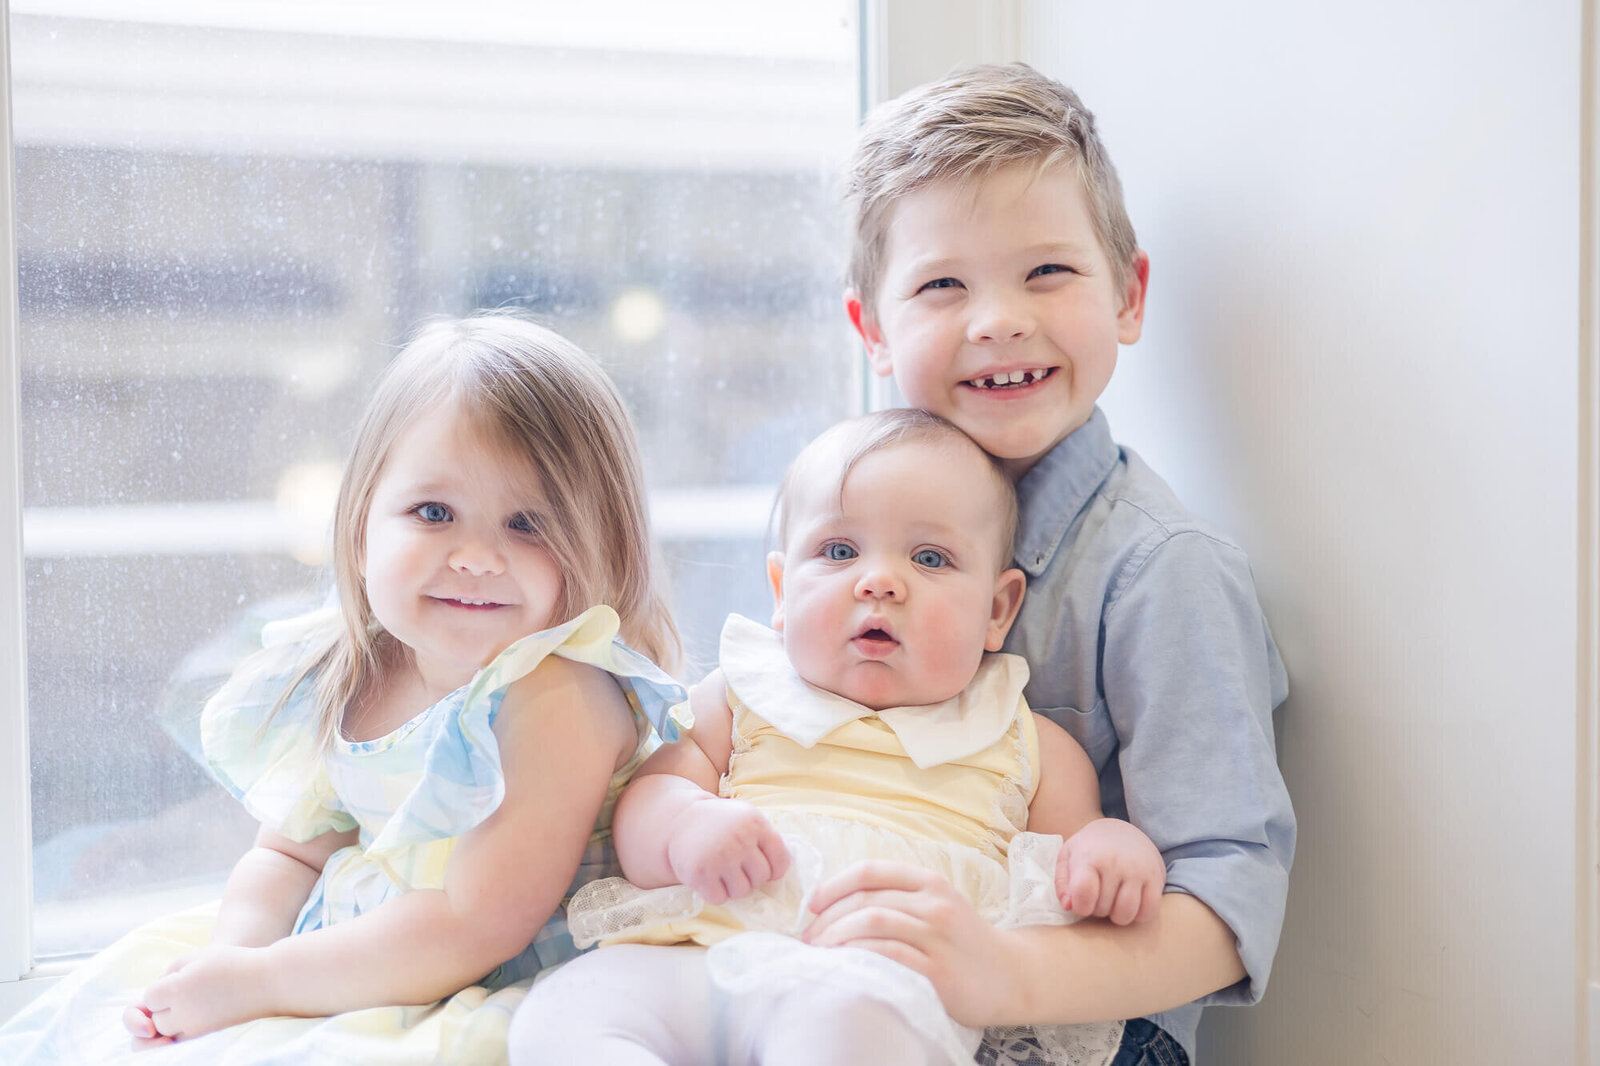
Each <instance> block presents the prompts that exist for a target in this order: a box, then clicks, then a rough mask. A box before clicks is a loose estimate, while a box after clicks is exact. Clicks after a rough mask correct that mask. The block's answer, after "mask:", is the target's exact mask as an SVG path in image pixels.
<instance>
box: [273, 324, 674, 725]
mask: <svg viewBox="0 0 1600 1066" xmlns="http://www.w3.org/2000/svg"><path fill="white" fill-rule="evenodd" d="M446 402H448V403H453V404H457V405H459V410H460V411H461V413H462V414H463V415H464V416H465V417H466V418H467V420H468V421H469V422H470V423H473V424H474V425H475V428H476V429H477V431H478V432H480V433H482V434H483V435H484V439H485V440H486V441H490V442H493V443H494V444H495V445H498V446H499V447H500V448H501V449H503V450H504V452H505V454H507V455H509V456H516V457H520V458H522V459H523V460H525V461H526V463H527V465H528V468H529V469H531V470H533V471H535V472H537V474H538V478H539V484H540V487H541V488H542V489H543V494H544V498H545V500H546V501H547V502H548V504H549V508H550V509H549V513H548V514H547V515H544V516H543V521H542V522H541V524H540V527H539V533H540V535H541V537H542V538H543V540H544V542H545V545H546V547H547V548H548V549H549V551H550V553H551V555H552V556H554V558H555V561H556V564H557V566H558V567H559V568H560V572H561V590H560V594H559V595H558V597H557V600H556V603H555V606H554V608H553V609H552V615H551V624H552V625H556V624H559V623H561V622H564V621H566V620H568V619H570V618H572V617H574V616H576V615H577V614H579V613H580V612H582V611H583V610H585V609H587V608H588V607H590V606H593V605H594V604H597V603H605V604H609V605H611V606H612V607H613V608H615V609H616V612H617V614H618V616H620V618H621V620H622V636H623V639H624V640H626V641H628V643H629V644H631V645H632V646H633V647H635V648H638V649H639V650H640V651H642V652H644V653H645V654H646V655H648V656H650V657H651V658H652V659H655V660H656V661H657V662H659V663H661V664H662V665H664V666H665V667H666V668H667V669H669V670H671V669H673V668H674V667H675V666H676V665H677V662H678V659H679V656H680V654H681V645H680V642H679V639H678V632H677V629H676V628H675V627H674V625H673V623H672V617H671V615H670V614H669V613H668V611H667V607H666V604H665V602H664V600H663V598H662V596H661V592H660V589H659V586H658V583H657V580H656V577H655V567H654V565H653V562H654V561H653V557H652V551H651V546H650V529H649V521H648V515H647V511H646V506H645V498H644V476H643V473H642V471H641V469H640V465H639V450H638V445H637V442H636V440H635V437H634V432H633V424H632V422H631V421H630V420H629V418H628V414H627V411H626V409H625V408H624V407H623V404H622V399H621V397H620V396H618V395H617V391H616V387H615V386H614V385H613V384H612V383H611V380H610V378H608V377H607V376H606V374H605V372H604V371H603V370H601V369H600V367H599V365H598V364H596V363H595V361H594V360H593V359H591V358H590V357H589V356H588V355H586V354H584V352H583V351H582V350H580V349H579V348H578V347H577V346H576V345H574V344H572V343H571V342H570V341H568V340H566V339H565V338H563V337H561V336H559V335H557V334H555V333H552V332H551V331H550V330H548V329H545V328H543V327H542V326H538V325H536V324H534V323H532V322H529V321H527V320H526V319H523V318H519V317H517V316H516V315H514V314H509V313H500V312H480V313H478V314H476V315H474V316H472V317H470V318H463V319H444V320H435V321H430V322H427V323H425V324H423V326H422V327H421V328H420V329H419V330H418V331H417V332H416V334H415V335H414V336H413V337H412V338H411V340H410V341H409V342H408V343H407V344H406V345H405V347H404V348H403V349H402V350H401V351H400V353H399V354H398V355H397V356H395V358H394V360H393V361H392V362H391V363H390V364H389V366H388V367H387V368H386V369H385V371H384V373H383V375H382V377H381V378H380V379H379V381H378V386H377V389H376V390H375V392H374V394H373V397H372V400H371V402H370V403H369V404H368V406H367V411H366V414H365V415H364V416H363V418H362V420H361V425H360V427H359V428H358V430H357V431H356V440H355V445H354V446H353V447H352V448H351V452H350V460H349V462H348V463H347V464H346V466H345V472H344V478H343V480H342V482H341V483H340V485H339V499H338V504H337V506H336V508H335V512H334V523H333V569H334V577H335V580H336V582H337V585H338V591H339V607H340V614H341V622H342V624H341V625H340V626H339V630H338V632H336V633H335V634H333V636H332V637H331V638H330V639H329V642H328V644H327V646H326V647H325V648H324V649H323V650H322V652H321V654H320V655H318V656H316V657H314V658H313V660H312V661H311V662H310V663H309V664H308V665H307V667H306V669H305V670H304V671H303V672H302V673H301V674H300V676H299V677H297V678H296V679H295V681H294V683H291V685H290V686H289V688H290V690H291V691H292V690H293V689H294V687H295V686H296V685H297V684H298V683H299V682H300V681H302V680H304V679H305V678H306V677H307V676H315V678H316V686H317V709H318V712H319V719H320V737H321V739H322V741H323V742H324V743H325V744H327V743H331V742H332V740H333V738H334V737H335V736H336V735H337V730H338V727H339V720H340V717H341V715H342V714H343V711H344V708H345V707H347V706H349V705H350V703H351V702H352V701H353V700H356V699H358V698H359V697H360V696H361V694H362V693H363V692H364V691H365V690H366V686H367V685H369V684H370V683H371V681H372V679H373V677H374V676H376V673H377V671H378V670H380V669H382V668H385V667H389V666H393V665H395V664H396V663H397V662H399V661H403V655H404V650H403V649H402V648H401V647H400V646H399V642H398V641H396V640H395V639H394V638H393V637H391V636H389V635H388V634H387V633H385V632H383V631H382V629H381V627H380V626H379V625H378V623H377V621H376V619H375V618H374V617H373V614H372V607H371V604H370V602H369V601H368V599H367V592H366V587H365V585H364V583H363V581H362V578H361V573H362V569H363V565H362V562H363V554H364V551H365V542H366V531H367V518H368V514H369V512H370V509H371V505H372V497H373V492H374V490H375V487H376V485H377V482H378V479H379V476H380V475H381V473H382V471H383V465H384V462H385V460H386V459H387V457H388V455H389V452H390V450H391V448H392V447H393V446H394V443H395V441H396V440H397V439H398V438H399V437H400V435H401V434H403V433H404V432H405V431H406V429H407V428H409V427H410V426H411V424H412V423H413V422H414V421H415V420H416V418H417V417H418V416H419V415H421V414H423V413H424V412H426V411H428V410H430V409H432V408H433V407H435V406H437V405H439V404H441V403H446ZM286 695H287V693H286Z"/></svg>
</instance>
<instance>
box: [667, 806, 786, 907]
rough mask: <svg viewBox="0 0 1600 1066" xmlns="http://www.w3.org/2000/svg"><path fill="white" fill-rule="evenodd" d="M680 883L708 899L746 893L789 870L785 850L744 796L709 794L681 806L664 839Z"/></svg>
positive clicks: (722, 899)
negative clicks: (686, 805)
mask: <svg viewBox="0 0 1600 1066" xmlns="http://www.w3.org/2000/svg"><path fill="white" fill-rule="evenodd" d="M667 862H668V863H669V864H670V865H671V867H672V873H673V876H674V877H676V878H677V879H678V883H679V884H684V885H688V886H689V887H690V888H692V889H694V890H695V891H696V892H698V893H700V895H701V897H702V898H703V899H705V901H706V902H707V903H726V902H727V901H728V900H730V899H738V898H740V897H741V896H748V895H749V894H750V893H751V892H753V891H755V890H756V889H757V888H760V887H761V886H762V885H764V884H766V883H767V882H768V881H775V880H777V879H778V878H780V877H782V876H783V875H784V873H785V872H787V871H788V869H789V849H788V848H786V847H784V844H783V838H782V837H780V836H778V831H777V830H776V829H774V828H772V823H771V822H769V821H767V817H766V815H764V814H762V813H761V812H760V811H758V810H756V809H755V808H754V807H752V806H751V805H750V804H748V803H745V802H744V801H743V800H735V799H726V798H723V797H719V796H707V797H706V798H705V799H701V800H697V801H695V802H694V803H692V804H690V805H689V806H688V807H686V808H684V810H683V811H682V813H680V814H679V815H678V817H677V818H676V819H675V820H674V822H673V825H672V828H671V830H670V831H669V836H668V838H667Z"/></svg>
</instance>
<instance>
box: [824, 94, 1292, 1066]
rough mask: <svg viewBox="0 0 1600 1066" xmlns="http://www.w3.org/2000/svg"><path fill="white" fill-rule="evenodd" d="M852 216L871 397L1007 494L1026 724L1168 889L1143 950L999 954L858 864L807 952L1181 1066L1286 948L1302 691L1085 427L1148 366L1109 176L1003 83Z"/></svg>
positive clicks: (1238, 587)
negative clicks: (1012, 483) (949, 433)
mask: <svg viewBox="0 0 1600 1066" xmlns="http://www.w3.org/2000/svg"><path fill="white" fill-rule="evenodd" d="M850 196H851V199H852V201H853V203H854V206H855V208H856V231H855V248H854V253H853V255H852V261H851V270H850V285H851V286H852V287H851V289H850V290H849V291H848V292H847V294H846V298H845V306H846V310H847V312H848V314H849V316H850V319H851V321H852V322H853V323H854V324H855V327H856V329H857V330H858V331H859V333H860V334H861V337H862V339H863V340H864V341H865V343H866V348H867V355H868V359H869V361H870V363H871V365H872V367H873V369H874V370H875V371H876V372H877V373H878V374H880V375H890V374H892V375H893V376H894V379H895V381H896V382H897V384H898V385H899V387H900V390H901V392H902V393H903V394H904V395H905V397H906V399H907V400H908V401H909V402H910V403H912V404H913V405H915V406H918V407H923V408H926V409H928V410H930V411H933V412H934V413H936V414H941V415H943V416H945V417H946V418H948V419H950V420H951V421H953V422H954V423H956V425H958V426H960V427H961V428H962V429H964V430H966V431H967V433H969V434H970V435H971V436H972V437H973V438H974V439H975V440H977V441H978V443H979V444H981V445H982V446H983V447H984V448H985V449H987V450H988V451H989V452H990V453H991V454H992V455H994V456H996V457H997V458H998V459H999V460H1000V461H1001V462H1002V464H1003V466H1004V468H1005V469H1006V470H1007V472H1008V473H1010V474H1011V476H1012V477H1013V478H1015V479H1016V482H1017V490H1018V495H1019V498H1020V504H1021V522H1020V525H1019V529H1018V533H1017V538H1016V542H1015V554H1016V560H1017V563H1018V565H1020V566H1021V567H1022V569H1023V570H1024V571H1025V572H1026V573H1027V575H1028V584H1029V592H1028V596H1027V598H1026V600H1025V601H1024V604H1023V606H1022V610H1021V614H1020V616H1019V618H1018V621H1017V624H1016V625H1015V627H1014V628H1013V629H1012V631H1011V634H1010V636H1009V638H1008V639H1007V642H1006V649H1007V650H1008V651H1012V652H1016V653H1018V654H1020V655H1022V656H1024V657H1025V658H1026V659H1027V661H1028V663H1029V664H1030V666H1031V667H1032V668H1033V674H1032V680H1031V681H1030V683H1029V684H1028V686H1027V689H1026V696H1027V699H1028V702H1029V704H1030V705H1031V706H1033V707H1034V708H1035V709H1037V710H1039V711H1040V712H1041V713H1043V714H1045V715H1047V716H1048V717H1050V718H1052V719H1053V720H1054V721H1056V722H1057V723H1058V724H1060V725H1061V726H1063V727H1064V728H1065V729H1066V730H1067V731H1068V732H1069V733H1071V734H1072V736H1073V737H1075V738H1076V739H1077V740H1078V742H1079V743H1080V744H1081V745H1082V746H1083V747H1084V749H1085V750H1086V751H1087V752H1088V753H1089V756H1090V759H1091V760H1092V761H1093V763H1094V766H1095V769H1096V771H1097V773H1098V774H1099V777H1100V786H1101V797H1102V805H1103V807H1104V809H1105V811H1106V813H1107V814H1108V815H1113V816H1119V817H1126V818H1128V819H1130V820H1131V821H1132V822H1133V823H1134V824H1136V825H1137V826H1139V827H1140V828H1141V829H1143V830H1144V831H1145V832H1146V833H1147V834H1148V835H1149V836H1150V838H1151V839H1152V840H1154V841H1155V843H1156V845H1157V847H1159V848H1160V849H1161V851H1162V854H1163V856H1164V858H1165V859H1166V862H1167V871H1168V872H1167V888H1166V893H1165V894H1164V895H1163V897H1162V901H1161V905H1160V911H1159V914H1158V916H1157V918H1156V919H1155V920H1154V921H1151V922H1149V923H1145V924H1143V925H1132V926H1125V927H1112V926H1108V925H1105V924H1103V923H1082V924H1079V925H1075V926H1067V927H1063V928H1052V929H1028V930H1010V931H1005V932H998V931H993V930H990V929H988V928H986V927H983V926H981V925H980V924H979V923H976V922H974V921H972V920H971V916H970V915H968V914H967V913H966V912H965V911H964V910H963V908H962V907H961V906H960V905H959V903H958V902H957V901H955V900H954V899H953V897H952V895H951V893H949V892H948V890H947V888H946V886H943V885H940V884H938V883H937V881H936V880H932V879H929V878H927V877H926V876H924V875H921V874H920V873H917V872H914V871H909V870H904V869H900V868H896V867H892V866H889V865H885V864H876V865H874V864H868V865H867V866H865V867H862V868H858V869H857V870H855V871H853V872H847V873H845V874H844V875H841V877H839V878H837V879H835V881H834V882H832V883H830V884H828V885H825V886H823V889H822V890H821V891H819V893H818V896H817V899H816V901H815V903H814V906H816V907H817V908H818V909H819V911H820V912H821V913H820V917H819V919H818V921H817V923H816V925H815V926H814V927H813V928H812V930H811V931H810V933H809V938H810V939H811V940H812V942H814V943H824V944H846V943H861V944H863V945H865V946H872V947H874V949H875V950H881V951H884V952H885V953H891V954H892V956H893V957H896V958H903V959H904V958H912V959H914V960H916V961H915V962H914V963H913V965H915V966H917V968H919V969H921V970H922V972H924V973H925V974H926V975H927V976H928V977H929V978H930V979H931V980H932V981H933V982H934V985H935V986H936V987H937V988H938V990H939V992H940V995H941V997H942V999H943V1001H944V1003H945V1006H946V1008H947V1009H948V1010H949V1011H950V1013H951V1014H952V1015H953V1016H954V1017H956V1018H958V1019H960V1020H962V1021H964V1022H966V1023H968V1024H974V1025H978V1024H982V1025H991V1026H993V1025H1005V1024H1022V1023H1053V1022H1078V1021H1091V1020H1099V1019H1109V1018H1125V1017H1126V1018H1134V1019H1136V1020H1135V1021H1132V1022H1130V1023H1129V1025H1128V1029H1127V1034H1126V1036H1125V1038H1124V1043H1123V1048H1122V1053H1121V1057H1119V1058H1117V1059H1116V1060H1115V1066H1137V1064H1141V1063H1145V1062H1151V1063H1154V1062H1162V1063H1170V1062H1174V1061H1180V1060H1181V1061H1188V1060H1190V1059H1192V1057H1193V1054H1194V1042H1195V1029H1196V1026H1197V1025H1198V1023H1199V1018H1200V1010H1201V1007H1202V1006H1204V1005H1205V1004H1208V1003H1232V1004H1248V1003H1253V1002H1255V1001H1256V1000H1257V999H1259V998H1260V996H1261V993H1262V991H1263V989H1264V987H1265V985H1266V980H1267V975H1268V971H1269V970H1270V967H1271V962H1272V956H1273V954H1274V952H1275V951H1276V948H1277V940H1278V933H1279V930H1280V927H1281V925H1282V920H1283V907H1284V898H1285V894H1286V890H1287V884H1288V871H1289V864H1290V861H1291V859H1292V857H1293V852H1294V840H1295V823H1294V813H1293V811H1292V809H1291V807H1290V804H1289V797H1288V793H1287V791H1286V789H1285V787H1284V784H1283V779H1282V776H1281V775H1280V773H1279V771H1278V768H1277V762H1276V758H1275V753H1274V747H1273V735H1272V709H1273V708H1274V707H1276V706H1277V705H1278V704H1279V703H1280V702H1282V700H1283V698H1284V696H1285V695H1286V692H1287V681H1286V678H1285V675H1284V671H1283V665H1282V662H1281V660H1280V659H1279V657H1278V652H1277V648H1276V646H1275V645H1274V643H1273V640H1272V636H1271V634H1270V632H1269V631H1268V628H1267V625H1266V621H1265V619H1264V618H1263V617H1262V614H1261V610H1260V607H1259V605H1258V603H1257V600H1256V595H1255V588H1254V584H1253V581H1252V578H1251V574H1250V568H1249V564H1248V561H1247V560H1246V559H1245V556H1244V554H1243V552H1242V551H1240V549H1239V548H1238V547H1237V546H1235V545H1234V544H1232V543H1231V542H1229V541H1227V540H1226V539H1224V538H1222V537H1220V536H1218V535H1217V534H1216V533H1215V532H1213V531H1211V530H1210V529H1208V528H1207V527H1205V526H1203V525H1202V524H1200V523H1199V522H1198V521H1197V520H1196V519H1195V518H1193V517H1192V516H1191V515H1190V514H1189V512H1188V511H1187V510H1185V509H1184V507H1183V506H1182V505H1181V504H1180V503H1179V502H1178V500H1177V499H1176V498H1175V497H1174V496H1173V495H1172V493H1171V491H1170V490H1169V489H1168V488H1167V486H1166V485H1165V484H1164V483H1163V482H1162V481H1161V480H1160V479H1159V478H1158V477H1157V476H1156V475H1155V474H1154V473H1152V472H1151V471H1150V469H1149V468H1148V467H1147V466H1145V465H1144V463H1143V462H1142V461H1141V460H1140V459H1139V458H1138V456H1137V455H1135V454H1134V453H1133V452H1131V451H1128V450H1126V449H1121V448H1119V447H1118V446H1117V445H1116V444H1114V443H1113V442H1112V439H1111V435H1110V431H1109V429H1108V428H1107V425H1106V419H1105V417H1104V415H1103V414H1102V413H1101V412H1100V411H1099V409H1098V408H1097V407H1096V406H1095V403H1096V401H1097V400H1098V398H1099V396H1100V394H1101V392H1102V391H1103V390H1104V389H1105V387H1106V384H1107V382H1109V380H1110V377H1111V373H1112V369H1113V368H1114V366H1115V364H1116V357H1117V346H1118V344H1119V343H1120V344H1131V343H1133V342H1134V341H1136V340H1138V338H1139V333H1140V329H1141V326H1142V322H1143V316H1144V297H1145V287H1146V283H1147V281H1148V278H1149V259H1148V257H1147V256H1146V255H1145V253H1143V252H1142V251H1140V250H1139V248H1138V245H1137V242H1136V240H1135V238H1134V234H1133V228H1132V226H1131V224H1130V223H1129V222H1128V219H1127V215H1126V213H1125V211H1124V209H1123V206H1122V194H1121V187H1120V185H1119V183H1118V181H1117V178H1116V174H1115V171H1114V170H1113V169H1112V166H1111V163H1110V160H1109V159H1108V158H1107V156H1106V153H1105V149H1104V147H1103V146H1102V145H1101V143H1100V141H1099V138H1098V136H1097V135H1096V133H1095V130H1094V123H1093V118H1092V116H1091V115H1090V114H1089V113H1088V112H1087V111H1086V110H1084V108H1083V105H1082V104H1081V103H1080V102H1079V101H1078V99H1077V97H1076V96H1075V95H1074V94H1073V93H1072V92H1071V91H1070V90H1068V89H1067V88H1066V87H1065V86H1062V85H1061V84H1060V83H1058V82H1056V81H1054V80H1052V79H1049V78H1046V77H1044V76H1042V75H1040V74H1038V73H1037V72H1035V71H1033V70H1032V69H1030V68H1028V67H1026V66H1024V65H1022V64H1012V65H1009V66H1004V67H987V68H976V69H972V70H968V71H961V72H957V73H956V74H953V75H951V76H950V77H947V78H946V79H944V80H942V81H940V82H937V83H934V84H932V85H929V86H925V87H923V88H922V89H919V90H915V91H913V92H911V93H909V94H907V95H905V96H903V97H901V98H899V99H897V100H895V101H892V102H890V103H889V104H887V105H885V106H884V107H883V108H881V109H879V111H878V112H877V113H875V114H874V115H872V116H870V117H869V119H868V122H867V125H866V126H865V128H864V129H863V131H862V135H861V140H860V143H859V144H858V146H857V150H856V155H855V160H854V164H853V167H852V172H851V179H850ZM1180 1047H1181V1051H1180V1050H1179V1048H1180ZM1028 1054H1029V1050H1028V1049H1027V1048H1023V1049H1022V1050H1021V1052H1020V1053H1019V1052H1018V1051H1017V1050H1016V1049H1015V1047H1014V1046H1013V1048H1012V1049H1011V1050H1004V1049H1000V1048H996V1047H988V1046H986V1047H985V1048H984V1049H982V1051H980V1055H979V1061H981V1062H997V1061H998V1062H1026V1061H1029V1060H1028V1057H1027V1055H1028ZM1035 1054H1037V1053H1036V1052H1035ZM1038 1059H1039V1060H1040V1061H1047V1060H1044V1059H1043V1056H1042V1055H1040V1056H1038Z"/></svg>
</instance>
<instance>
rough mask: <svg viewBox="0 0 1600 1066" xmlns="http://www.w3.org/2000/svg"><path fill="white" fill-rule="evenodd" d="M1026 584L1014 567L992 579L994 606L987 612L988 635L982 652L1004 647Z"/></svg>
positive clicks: (1024, 578) (1020, 604)
mask: <svg viewBox="0 0 1600 1066" xmlns="http://www.w3.org/2000/svg"><path fill="white" fill-rule="evenodd" d="M1027 583H1028V581H1027V578H1026V577H1024V576H1023V573H1022V571H1021V570H1018V569H1017V568H1016V567H1012V568H1011V569H1010V570H1005V571H1002V572H1001V574H1000V576H999V577H997V578H995V579H994V605H993V606H992V607H991V608H990V610H989V634H988V637H987V638H986V639H985V640H984V642H983V650H984V651H999V650H1000V649H1001V648H1003V647H1005V643H1006V634H1007V633H1009V632H1011V623H1012V622H1015V621H1016V620H1017V611H1018V610H1020V609H1021V607H1022V593H1023V590H1024V589H1025V588H1026V587H1027Z"/></svg>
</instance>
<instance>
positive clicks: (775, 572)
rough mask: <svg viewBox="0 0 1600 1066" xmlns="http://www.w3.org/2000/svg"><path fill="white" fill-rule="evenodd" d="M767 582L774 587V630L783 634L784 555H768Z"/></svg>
mask: <svg viewBox="0 0 1600 1066" xmlns="http://www.w3.org/2000/svg"><path fill="white" fill-rule="evenodd" d="M767 582H768V583H769V584H770V585H771V586H772V628H773V629H776V630H777V631H778V632H780V633H782V632H783V553H782V552H768V553H767Z"/></svg>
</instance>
